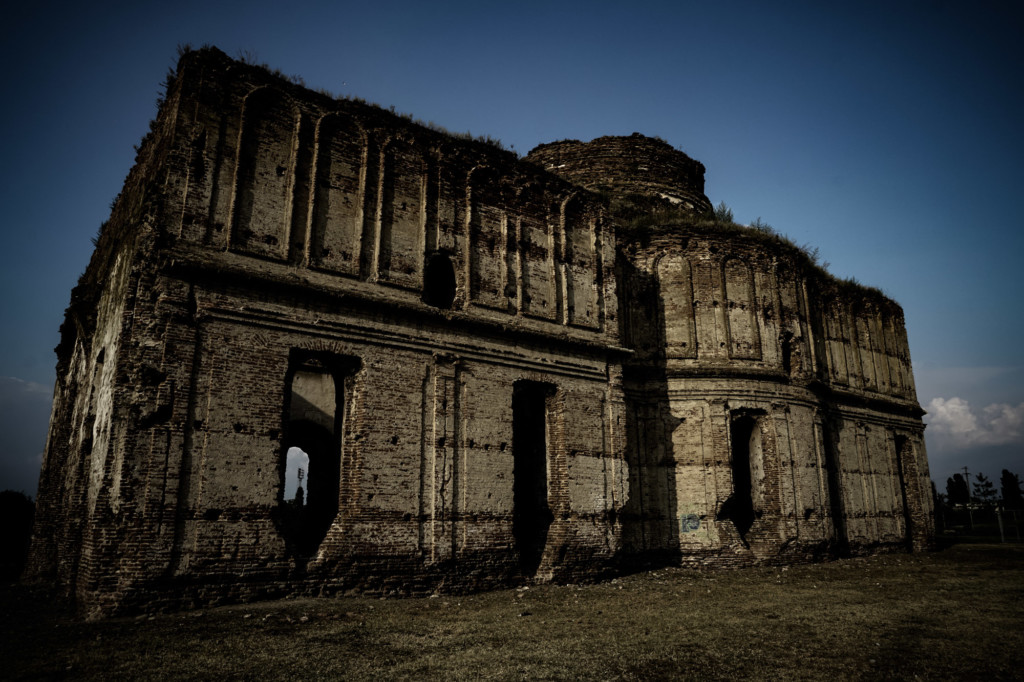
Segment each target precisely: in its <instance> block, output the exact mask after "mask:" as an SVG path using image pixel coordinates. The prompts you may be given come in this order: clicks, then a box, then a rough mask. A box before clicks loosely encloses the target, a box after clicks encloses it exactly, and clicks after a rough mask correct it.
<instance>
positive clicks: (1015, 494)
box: [999, 469, 1024, 509]
mask: <svg viewBox="0 0 1024 682" xmlns="http://www.w3.org/2000/svg"><path fill="white" fill-rule="evenodd" d="M999 488H1000V492H1001V493H1002V496H1003V506H1004V507H1006V508H1007V509H1024V499H1022V495H1021V490H1020V476H1018V475H1017V474H1011V473H1010V472H1009V471H1007V470H1006V469H1003V475H1002V476H1000V477H999Z"/></svg>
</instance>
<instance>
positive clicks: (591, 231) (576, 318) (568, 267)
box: [562, 195, 602, 329]
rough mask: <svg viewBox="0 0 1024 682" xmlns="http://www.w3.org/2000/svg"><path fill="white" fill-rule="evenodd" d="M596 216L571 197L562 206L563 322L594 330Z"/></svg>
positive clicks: (597, 321) (596, 318) (596, 312)
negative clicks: (564, 301) (564, 320)
mask: <svg viewBox="0 0 1024 682" xmlns="http://www.w3.org/2000/svg"><path fill="white" fill-rule="evenodd" d="M596 229H597V216H595V215H594V214H593V213H592V212H591V211H589V210H588V209H587V208H586V207H585V206H584V204H583V202H582V201H581V200H580V199H579V198H578V197H577V196H576V195H573V196H571V197H569V198H568V199H566V201H565V203H564V204H562V238H563V239H564V243H565V252H564V262H565V282H566V286H565V288H566V292H565V293H566V307H567V316H566V321H567V322H568V323H569V324H572V325H577V326H580V327H589V328H591V329H596V328H597V327H598V326H599V325H600V318H599V312H600V311H599V310H598V305H599V298H600V297H599V296H598V289H599V288H600V286H601V284H602V282H601V277H600V276H599V274H600V263H598V258H597V237H596Z"/></svg>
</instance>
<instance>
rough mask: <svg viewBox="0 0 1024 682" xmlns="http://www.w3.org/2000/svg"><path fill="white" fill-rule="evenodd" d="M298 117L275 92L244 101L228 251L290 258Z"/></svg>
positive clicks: (258, 93) (260, 92)
mask: <svg viewBox="0 0 1024 682" xmlns="http://www.w3.org/2000/svg"><path fill="white" fill-rule="evenodd" d="M298 126H299V114H298V111H297V110H296V108H295V107H294V105H293V104H292V103H291V101H290V100H289V99H288V98H287V97H286V96H285V95H284V94H282V93H280V92H278V91H277V90H274V89H272V88H260V89H258V90H256V91H254V92H252V93H251V94H249V96H248V97H246V98H245V102H244V104H243V105H242V124H241V134H240V136H239V144H238V156H237V160H236V166H235V185H234V201H233V203H232V220H231V233H230V247H231V249H232V250H235V251H241V252H243V253H247V254H250V255H254V256H261V257H264V258H273V259H284V258H286V257H287V255H288V237H289V234H290V231H291V220H292V202H293V192H294V185H295V160H296V155H297V145H298Z"/></svg>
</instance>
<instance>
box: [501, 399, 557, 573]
mask: <svg viewBox="0 0 1024 682" xmlns="http://www.w3.org/2000/svg"><path fill="white" fill-rule="evenodd" d="M554 390H555V388H554V386H552V385H550V384H544V383H539V382H535V381H517V382H516V383H515V384H514V385H513V389H512V457H513V468H512V476H513V482H512V494H513V501H512V504H513V517H512V535H513V536H514V538H515V542H516V549H517V550H518V551H519V568H520V570H521V571H522V572H523V574H524V575H527V576H533V575H536V573H537V569H538V568H539V567H540V562H541V558H542V557H543V555H544V549H545V547H546V546H547V537H548V529H549V528H550V526H551V523H552V521H554V515H553V514H552V513H551V506H550V504H549V503H548V437H547V422H548V398H549V397H550V396H551V395H552V394H553V393H554Z"/></svg>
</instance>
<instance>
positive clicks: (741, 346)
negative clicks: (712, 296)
mask: <svg viewBox="0 0 1024 682" xmlns="http://www.w3.org/2000/svg"><path fill="white" fill-rule="evenodd" d="M723 271H724V278H723V279H724V281H725V300H726V316H727V320H728V324H729V356H730V357H732V358H739V359H748V360H760V359H761V334H760V332H759V331H758V328H757V316H756V315H755V310H754V278H753V275H752V273H751V270H750V266H749V265H748V264H747V263H746V262H745V261H744V260H742V259H740V258H730V259H729V260H727V261H726V262H725V264H724V267H723Z"/></svg>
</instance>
